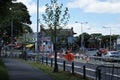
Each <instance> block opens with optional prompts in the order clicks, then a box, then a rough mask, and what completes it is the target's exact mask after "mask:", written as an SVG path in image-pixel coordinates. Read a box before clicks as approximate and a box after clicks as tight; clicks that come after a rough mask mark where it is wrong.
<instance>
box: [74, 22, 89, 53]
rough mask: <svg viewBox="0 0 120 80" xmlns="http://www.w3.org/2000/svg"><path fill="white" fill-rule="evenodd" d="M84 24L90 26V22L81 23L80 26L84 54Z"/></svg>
mask: <svg viewBox="0 0 120 80" xmlns="http://www.w3.org/2000/svg"><path fill="white" fill-rule="evenodd" d="M75 23H78V22H75ZM83 24H88V22H81V23H80V25H81V49H82V52H83V53H84V34H83Z"/></svg>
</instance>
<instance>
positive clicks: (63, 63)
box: [63, 61, 65, 71]
mask: <svg viewBox="0 0 120 80" xmlns="http://www.w3.org/2000/svg"><path fill="white" fill-rule="evenodd" d="M63 71H65V61H63Z"/></svg>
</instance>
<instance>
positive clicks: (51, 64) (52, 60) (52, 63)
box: [51, 58, 53, 67]
mask: <svg viewBox="0 0 120 80" xmlns="http://www.w3.org/2000/svg"><path fill="white" fill-rule="evenodd" d="M51 67H53V58H51Z"/></svg>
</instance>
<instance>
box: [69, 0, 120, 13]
mask: <svg viewBox="0 0 120 80" xmlns="http://www.w3.org/2000/svg"><path fill="white" fill-rule="evenodd" d="M67 6H68V7H69V8H81V9H83V10H84V11H85V12H93V13H120V10H119V7H120V0H106V1H101V0H74V1H73V2H69V3H68V4H67Z"/></svg>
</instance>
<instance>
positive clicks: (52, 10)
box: [42, 0, 70, 72]
mask: <svg viewBox="0 0 120 80" xmlns="http://www.w3.org/2000/svg"><path fill="white" fill-rule="evenodd" d="M62 7H63V4H60V5H59V4H58V2H57V0H51V3H50V4H46V10H45V14H43V15H42V17H43V20H44V21H45V23H46V24H47V25H48V27H49V29H50V35H51V39H52V41H53V43H54V52H55V63H54V72H58V64H57V50H56V36H57V35H58V34H59V31H60V29H62V27H65V26H66V24H67V22H68V21H69V20H68V19H69V17H70V16H69V14H68V8H65V10H64V11H63V9H62ZM62 11H63V12H64V13H63V12H62Z"/></svg>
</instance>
